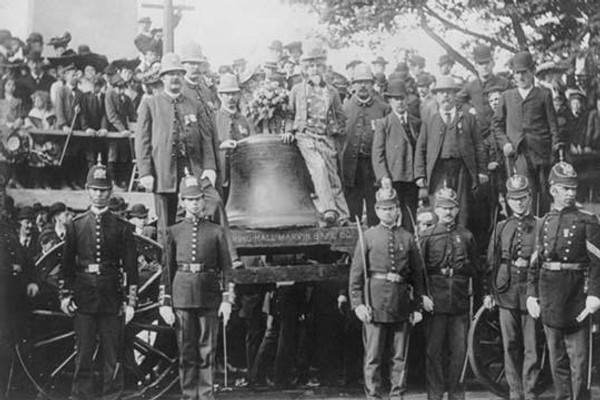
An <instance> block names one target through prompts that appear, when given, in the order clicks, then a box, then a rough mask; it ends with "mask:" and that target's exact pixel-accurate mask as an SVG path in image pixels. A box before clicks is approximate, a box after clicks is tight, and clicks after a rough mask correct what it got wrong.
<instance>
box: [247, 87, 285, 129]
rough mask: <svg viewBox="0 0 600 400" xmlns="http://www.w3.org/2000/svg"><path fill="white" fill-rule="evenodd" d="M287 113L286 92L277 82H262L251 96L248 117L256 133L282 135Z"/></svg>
mask: <svg viewBox="0 0 600 400" xmlns="http://www.w3.org/2000/svg"><path fill="white" fill-rule="evenodd" d="M287 113H288V92H287V90H285V89H284V88H282V87H280V86H279V84H278V83H277V82H273V81H268V80H267V81H264V82H263V83H262V84H261V85H260V86H258V88H257V89H256V90H255V91H254V93H253V94H252V101H251V103H250V116H251V119H252V122H253V123H254V126H256V128H257V132H260V133H282V132H283V128H284V124H285V118H286V115H287Z"/></svg>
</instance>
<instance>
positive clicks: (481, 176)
mask: <svg viewBox="0 0 600 400" xmlns="http://www.w3.org/2000/svg"><path fill="white" fill-rule="evenodd" d="M477 175H478V176H479V183H481V184H484V183H488V182H489V180H490V177H489V176H487V175H486V174H477Z"/></svg>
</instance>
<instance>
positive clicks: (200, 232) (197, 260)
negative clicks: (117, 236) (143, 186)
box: [159, 175, 231, 400]
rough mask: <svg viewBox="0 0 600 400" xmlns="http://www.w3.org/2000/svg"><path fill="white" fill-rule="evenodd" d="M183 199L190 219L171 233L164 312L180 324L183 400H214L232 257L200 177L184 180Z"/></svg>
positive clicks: (167, 319) (161, 293) (167, 318)
mask: <svg viewBox="0 0 600 400" xmlns="http://www.w3.org/2000/svg"><path fill="white" fill-rule="evenodd" d="M179 195H180V198H181V204H182V205H183V208H184V209H185V218H184V219H183V220H182V221H181V222H179V223H177V224H175V225H173V226H171V227H169V228H168V229H167V247H166V248H165V252H164V264H163V265H165V268H166V270H165V272H164V273H163V274H162V280H161V285H160V288H159V302H160V304H161V306H160V308H159V312H160V315H161V316H162V318H163V319H164V320H165V322H166V323H167V324H173V323H174V322H175V320H177V324H176V327H177V343H178V346H179V378H180V384H181V392H182V397H181V398H182V399H185V400H190V399H191V400H199V399H212V398H214V393H213V368H214V364H215V362H214V361H215V351H216V348H217V334H218V330H219V320H218V316H220V315H222V316H223V320H224V323H225V324H227V321H228V320H229V316H230V314H231V303H230V300H231V299H230V297H231V296H230V294H229V293H230V288H229V285H228V283H227V278H226V274H227V272H228V270H230V269H231V258H230V256H229V251H228V249H227V240H226V237H225V228H223V227H221V226H219V225H217V224H214V223H212V222H210V221H209V220H207V219H206V218H205V215H204V206H205V199H204V191H203V187H202V186H201V185H200V184H199V182H198V180H197V179H196V177H194V176H191V175H187V176H185V177H184V178H183V179H182V180H181V183H180V185H179ZM217 310H218V311H217Z"/></svg>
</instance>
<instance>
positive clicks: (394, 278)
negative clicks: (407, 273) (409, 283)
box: [371, 272, 404, 283]
mask: <svg viewBox="0 0 600 400" xmlns="http://www.w3.org/2000/svg"><path fill="white" fill-rule="evenodd" d="M371 278H373V279H379V280H382V281H388V282H393V283H404V277H403V276H402V275H400V274H398V273H396V272H388V273H387V274H384V273H383V272H373V273H371Z"/></svg>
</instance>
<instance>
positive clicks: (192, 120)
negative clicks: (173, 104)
mask: <svg viewBox="0 0 600 400" xmlns="http://www.w3.org/2000/svg"><path fill="white" fill-rule="evenodd" d="M183 120H184V122H185V124H186V125H191V124H193V123H195V122H198V120H197V119H196V115H195V114H188V115H184V116H183Z"/></svg>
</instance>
